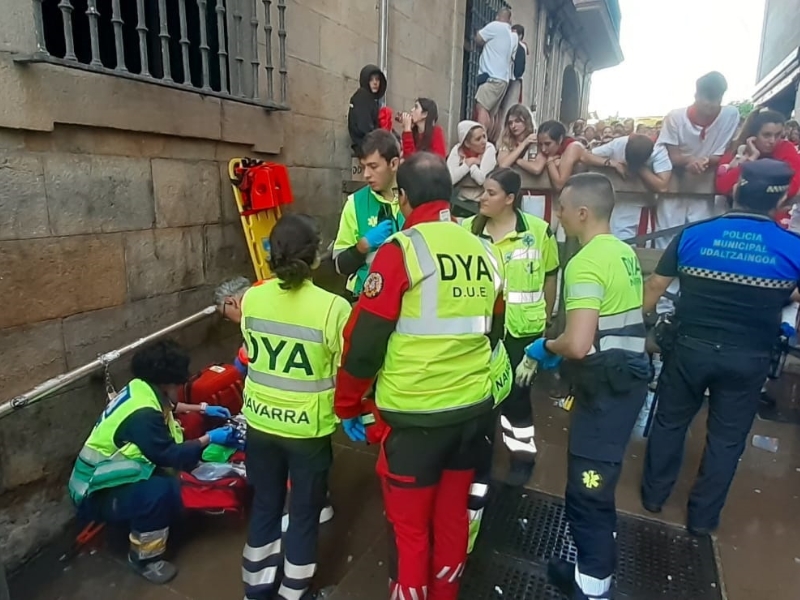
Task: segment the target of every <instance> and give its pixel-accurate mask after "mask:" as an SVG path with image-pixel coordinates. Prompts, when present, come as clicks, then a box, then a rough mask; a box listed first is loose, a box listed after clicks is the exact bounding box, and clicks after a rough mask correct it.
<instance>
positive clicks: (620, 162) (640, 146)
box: [581, 133, 672, 240]
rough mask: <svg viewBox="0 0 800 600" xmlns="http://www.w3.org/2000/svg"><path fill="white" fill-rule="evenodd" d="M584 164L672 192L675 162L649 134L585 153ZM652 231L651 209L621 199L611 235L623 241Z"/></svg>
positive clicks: (650, 186)
mask: <svg viewBox="0 0 800 600" xmlns="http://www.w3.org/2000/svg"><path fill="white" fill-rule="evenodd" d="M581 162H582V163H583V164H585V165H587V166H591V167H610V168H613V169H614V170H616V171H617V173H619V174H620V176H622V177H627V176H629V175H635V176H638V177H640V178H641V180H642V183H643V184H644V186H645V187H646V188H647V189H649V190H650V191H651V192H654V193H656V194H658V193H663V192H666V191H667V190H668V189H669V180H670V178H671V177H672V163H671V162H670V160H669V153H668V152H667V149H666V148H665V147H664V146H661V145H658V146H656V145H654V144H653V140H651V139H650V138H649V137H647V136H646V135H641V134H636V133H635V134H633V135H630V136H628V135H626V136H623V137H620V138H616V139H615V140H612V141H611V142H609V143H608V144H605V145H604V146H598V147H597V148H594V149H593V150H591V151H589V150H586V151H585V152H584V154H583V156H582V158H581ZM651 228H652V218H651V212H650V206H649V205H648V204H647V203H646V202H644V201H626V200H621V201H619V198H618V202H617V203H616V204H615V205H614V212H612V213H611V233H613V234H614V235H615V236H616V237H618V238H619V239H621V240H627V239H630V238H632V237H635V236H637V235H641V234H644V233H648V230H650V229H651Z"/></svg>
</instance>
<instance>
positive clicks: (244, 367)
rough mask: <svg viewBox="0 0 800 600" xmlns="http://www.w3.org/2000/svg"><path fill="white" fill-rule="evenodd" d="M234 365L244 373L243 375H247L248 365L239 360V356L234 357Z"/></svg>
mask: <svg viewBox="0 0 800 600" xmlns="http://www.w3.org/2000/svg"><path fill="white" fill-rule="evenodd" d="M233 366H234V367H236V369H237V370H238V371H239V373H241V374H242V377H247V365H246V364H244V363H243V362H242V361H240V360H239V357H238V356H237V357H236V358H234V359H233Z"/></svg>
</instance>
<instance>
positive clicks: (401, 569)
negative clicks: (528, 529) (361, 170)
mask: <svg viewBox="0 0 800 600" xmlns="http://www.w3.org/2000/svg"><path fill="white" fill-rule="evenodd" d="M397 183H398V185H399V187H400V205H401V209H402V211H403V214H405V215H406V218H407V221H406V228H405V229H404V230H403V231H401V232H400V233H398V234H396V235H395V236H393V237H392V238H391V239H390V240H389V242H387V243H386V244H384V245H383V246H382V247H381V249H380V250H379V251H378V253H377V255H376V256H375V260H374V262H373V263H372V268H371V271H370V274H369V276H368V277H367V280H366V282H365V284H364V292H363V293H362V294H361V296H360V298H359V300H358V303H357V304H356V307H355V309H354V311H353V315H352V317H351V318H350V320H349V322H348V324H347V327H346V328H345V335H344V338H345V349H344V357H343V359H342V367H341V369H340V370H339V375H338V377H337V382H336V383H337V385H336V414H337V415H338V416H339V417H340V418H342V419H343V426H344V429H345V432H347V433H348V435H350V436H351V438H353V439H362V440H363V435H364V434H363V428H364V424H363V422H362V420H361V413H362V412H363V407H362V398H363V397H364V395H365V393H366V392H367V390H368V389H369V387H370V385H371V384H372V382H373V380H375V379H376V376H377V383H376V395H375V403H376V405H377V408H378V410H379V412H380V417H381V418H382V419H383V420H384V421H386V423H387V424H388V425H389V427H390V428H391V430H390V431H387V434H386V435H384V437H383V441H382V445H381V453H380V455H379V457H378V465H377V471H378V474H379V475H380V476H381V478H382V483H383V497H384V506H385V509H386V517H387V519H388V521H389V523H390V525H391V527H392V531H393V536H392V538H393V539H392V540H391V541H392V543H391V545H390V563H389V575H390V588H389V597H390V598H392V599H393V600H397V599H398V598H405V599H406V600H411V599H412V598H417V599H419V600H422V599H423V598H427V600H455V599H456V597H457V596H458V588H459V583H460V581H459V578H460V576H461V573H462V572H463V570H464V564H465V562H466V555H467V536H468V519H467V496H468V493H469V487H470V484H471V483H472V478H473V474H474V467H475V460H476V455H477V453H478V452H479V448H480V439H481V437H482V436H483V433H484V430H485V424H484V421H485V419H486V418H487V416H488V415H489V414H490V413H491V411H492V406H493V403H494V402H493V394H492V378H491V371H490V367H489V365H490V360H491V354H492V347H493V346H494V345H495V344H497V342H498V340H499V339H500V336H501V334H502V331H503V319H502V309H503V307H502V295H501V294H502V282H503V262H502V258H501V256H500V253H499V251H498V250H497V249H496V248H495V247H494V246H492V245H491V244H490V243H489V242H487V241H486V240H481V239H479V238H478V237H476V236H474V235H472V234H471V233H470V232H469V231H467V230H465V229H463V228H461V227H459V226H458V225H457V224H456V223H453V222H452V220H451V217H450V202H449V201H450V195H451V193H452V191H453V186H452V183H451V181H450V173H449V171H448V169H447V165H446V164H445V162H444V160H442V159H441V158H439V157H438V156H435V155H433V154H430V153H427V152H418V153H416V154H414V155H413V156H412V157H411V158H409V159H408V160H407V161H405V162H404V163H403V164H402V165H400V169H399V171H398V173H397ZM495 313H499V315H500V316H499V318H494V319H493V314H495Z"/></svg>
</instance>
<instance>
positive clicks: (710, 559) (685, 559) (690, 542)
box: [463, 489, 722, 600]
mask: <svg viewBox="0 0 800 600" xmlns="http://www.w3.org/2000/svg"><path fill="white" fill-rule="evenodd" d="M478 546H479V548H480V549H481V550H482V551H484V552H488V553H489V554H491V552H495V553H498V554H502V555H505V556H509V557H513V558H516V559H519V560H522V561H524V562H525V563H527V564H531V565H538V570H539V572H540V573H542V574H543V573H544V572H545V568H546V565H547V561H548V560H549V559H550V558H551V557H553V556H560V557H561V558H564V559H566V560H569V561H571V562H575V559H576V550H575V546H574V545H573V543H572V540H571V538H570V536H569V532H568V526H567V520H566V516H565V514H564V504H563V501H562V500H561V499H559V498H556V497H555V496H550V495H548V494H542V493H540V492H534V491H531V490H511V489H505V490H503V491H501V492H499V493H497V494H495V495H494V496H493V499H492V502H491V503H490V505H489V507H488V509H487V512H486V516H485V517H484V523H483V529H482V531H481V536H480V538H478ZM617 547H618V566H617V574H616V579H617V589H618V590H619V591H620V592H622V593H624V594H625V595H626V596H630V597H631V598H635V599H638V598H641V599H646V600H651V599H654V598H670V599H674V598H681V600H721V598H722V594H721V590H720V586H719V575H718V572H717V566H716V561H715V559H714V548H713V544H712V542H711V540H710V539H709V538H695V537H692V536H690V535H689V534H688V533H687V532H686V531H685V530H683V529H680V528H677V527H671V526H669V525H665V524H663V523H659V522H656V521H649V520H646V519H641V518H637V517H631V516H625V515H620V516H619V519H618V532H617ZM474 559H475V560H473V561H471V563H470V565H471V566H470V568H471V569H476V567H477V564H480V563H481V562H483V561H485V560H487V558H486V557H485V556H483V555H481V554H478V555H476V556H475V557H474ZM473 563H477V564H473ZM478 570H479V569H478ZM467 572H469V569H468V570H467ZM490 573H491V571H490ZM501 587H502V586H501ZM490 597H491V596H490ZM530 597H531V598H537V599H538V598H542V599H548V598H550V597H551V596H548V595H541V596H530ZM556 597H557V596H556ZM463 598H469V599H470V600H471V599H472V596H463ZM476 598H483V596H476ZM505 598H508V596H505Z"/></svg>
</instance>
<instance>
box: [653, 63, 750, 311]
mask: <svg viewBox="0 0 800 600" xmlns="http://www.w3.org/2000/svg"><path fill="white" fill-rule="evenodd" d="M726 91H728V82H727V81H726V80H725V77H724V76H723V75H722V73H718V72H717V71H711V72H710V73H706V74H705V75H703V76H702V77H701V78H700V79H698V80H697V88H696V91H695V95H694V104H692V105H691V106H689V107H688V108H678V109H676V110H673V111H671V112H670V113H669V114H667V116H666V117H664V123H663V124H662V127H661V134H660V135H659V137H658V142H657V143H658V144H663V145H665V146H666V148H667V151H668V152H669V158H670V160H671V161H672V164H673V166H675V167H677V168H683V169H686V171H688V172H689V173H694V174H698V175H699V174H700V173H705V172H707V171H708V170H709V169H711V170H712V171H713V170H714V169H716V168H717V165H719V160H720V158H721V157H722V155H723V154H724V153H725V150H726V149H727V147H728V144H730V142H731V140H732V139H733V136H734V135H736V129H737V128H738V127H739V110H738V109H737V108H736V107H735V106H722V97H723V96H724V95H725V92H726ZM717 214H718V212H717V211H716V210H715V202H714V199H713V197H712V198H709V199H708V200H701V199H698V198H681V197H680V196H674V197H671V198H662V199H660V200H659V202H658V204H657V206H656V230H657V231H661V230H663V229H670V228H671V227H678V226H679V225H685V224H687V223H694V222H696V221H702V220H703V219H708V218H711V217H713V216H716V215H717ZM673 237H674V236H665V237H660V238H657V239H656V247H657V248H661V249H665V248H666V247H667V246H668V245H669V243H670V242H671V241H672V238H673ZM679 290H680V287H679V285H678V280H677V278H676V279H675V280H674V281H673V282H672V283H671V284H670V286H669V288H668V289H667V292H666V294H665V296H664V297H663V298H661V300H660V301H659V303H658V306H657V308H656V311H657V312H658V314H663V313H666V312H670V311H671V310H672V302H673V300H674V299H675V298H677V296H678V292H679Z"/></svg>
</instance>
